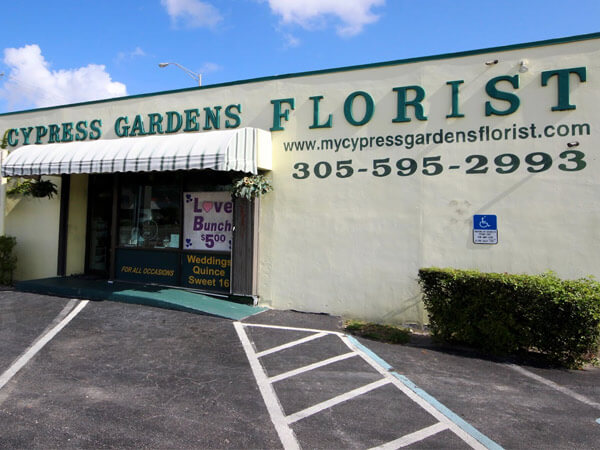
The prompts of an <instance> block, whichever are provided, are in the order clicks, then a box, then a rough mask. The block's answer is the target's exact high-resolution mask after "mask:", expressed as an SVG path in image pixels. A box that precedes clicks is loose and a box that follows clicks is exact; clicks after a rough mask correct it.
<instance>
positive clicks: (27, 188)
mask: <svg viewBox="0 0 600 450" xmlns="http://www.w3.org/2000/svg"><path fill="white" fill-rule="evenodd" d="M56 194H58V189H57V188H56V184H54V183H53V182H52V181H50V180H42V179H41V177H40V176H39V175H37V176H34V177H33V178H26V179H24V180H23V181H21V182H19V181H17V183H16V185H14V186H13V187H11V188H10V189H7V191H6V195H8V196H9V197H15V196H17V195H22V196H24V197H36V198H43V197H48V198H52V197H54V196H55V195H56Z"/></svg>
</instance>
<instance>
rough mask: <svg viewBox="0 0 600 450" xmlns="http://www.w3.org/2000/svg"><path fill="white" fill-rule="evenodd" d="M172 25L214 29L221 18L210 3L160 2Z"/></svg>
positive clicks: (191, 1)
mask: <svg viewBox="0 0 600 450" xmlns="http://www.w3.org/2000/svg"><path fill="white" fill-rule="evenodd" d="M160 3H161V5H163V6H164V7H165V8H166V10H167V14H169V16H170V17H171V21H172V22H173V24H175V25H178V24H179V23H182V24H183V25H184V26H186V27H188V28H200V27H208V28H211V27H214V26H215V25H216V24H217V23H219V22H220V21H221V20H222V19H223V18H222V17H221V14H220V13H219V11H218V10H217V8H215V7H214V6H213V5H211V4H210V3H206V2H202V1H200V0H160Z"/></svg>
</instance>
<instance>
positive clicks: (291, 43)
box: [283, 33, 300, 47]
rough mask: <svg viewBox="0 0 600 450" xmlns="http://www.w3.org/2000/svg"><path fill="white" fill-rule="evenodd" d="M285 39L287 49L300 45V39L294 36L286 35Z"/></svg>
mask: <svg viewBox="0 0 600 450" xmlns="http://www.w3.org/2000/svg"><path fill="white" fill-rule="evenodd" d="M283 37H284V38H285V46H286V47H298V46H299V45H300V39H298V38H297V37H296V36H294V35H293V34H289V33H284V35H283Z"/></svg>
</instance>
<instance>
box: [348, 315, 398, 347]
mask: <svg viewBox="0 0 600 450" xmlns="http://www.w3.org/2000/svg"><path fill="white" fill-rule="evenodd" d="M344 329H345V330H346V331H347V332H349V333H351V334H354V335H356V336H360V337H363V338H366V339H372V340H374V341H381V342H387V343H390V344H406V343H408V342H409V341H410V331H409V330H407V329H405V328H400V327H395V326H393V325H382V324H378V323H372V322H360V321H358V320H350V321H348V322H346V324H345V326H344Z"/></svg>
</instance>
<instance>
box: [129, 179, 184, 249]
mask: <svg viewBox="0 0 600 450" xmlns="http://www.w3.org/2000/svg"><path fill="white" fill-rule="evenodd" d="M161 178H163V177H160V176H157V175H154V176H152V175H149V176H146V177H131V179H127V180H125V182H123V183H122V185H121V193H120V194H121V195H120V210H119V235H118V236H119V246H122V247H142V248H179V239H180V235H179V233H180V229H181V222H180V216H181V213H180V199H179V195H180V194H179V192H180V188H179V184H173V183H172V182H171V183H170V184H169V183H165V182H164V181H165V180H163V179H161Z"/></svg>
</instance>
